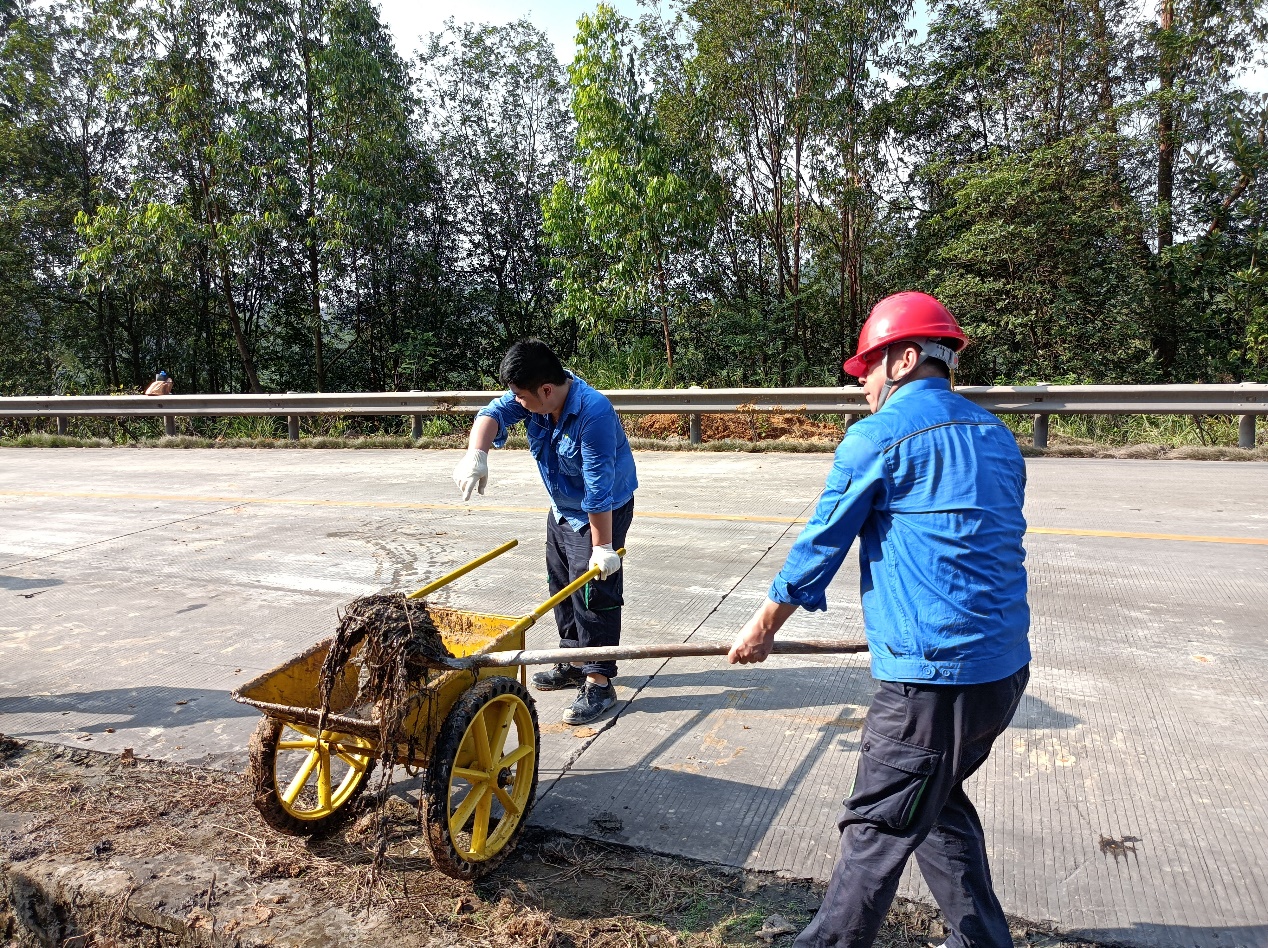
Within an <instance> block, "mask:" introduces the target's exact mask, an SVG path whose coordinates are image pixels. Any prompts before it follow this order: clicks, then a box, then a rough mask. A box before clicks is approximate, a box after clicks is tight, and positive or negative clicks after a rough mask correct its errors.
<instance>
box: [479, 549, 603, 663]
mask: <svg viewBox="0 0 1268 948" xmlns="http://www.w3.org/2000/svg"><path fill="white" fill-rule="evenodd" d="M616 555H617V556H620V557H624V556H625V547H621V548H620V549H619V550H617V551H616ZM599 573H600V570H599V567H597V566H596V567H595V568H594V569H591V570H587V571H586V572H584V573H582V574H581V575H580V576H578V577H577V578H576V579H574V580H573V581H572V582H570V583H569V584H568V585H567V586H565V587H564V588H563V589H561V590H559V592H557V593H555V594H554V595H553V596H551V597H550V598H549V599H547V600H546V601H545V602H543V603H542V604H541V605H540V606H538V607H537V608H536V609H534V610H533V611H532V612H530V613H529V614H528V615H526V616H524V617H522V618H520V619H519V620H517V621H516V623H515V624H514V625H513V626H511V627H510V628H509V629H507V630H506V632H504V633H503V635H512V634H514V633H517V632H523V631H524V630H525V629H527V628H530V627H531V626H532V625H533V623H535V622H536V621H537V620H538V619H540V618H541V617H542V616H544V615H545V614H546V613H548V612H550V610H551V609H554V608H555V606H557V605H559V604H560V603H561V602H563V601H564V600H565V599H567V598H568V597H569V596H571V595H572V594H573V593H575V592H576V591H577V590H578V589H580V588H581V587H582V586H584V585H585V584H586V583H588V582H590V580H592V579H598V578H599ZM489 654H502V653H500V652H499V653H492V652H491V653H489ZM457 667H461V668H471V667H473V666H471V665H462V666H457Z"/></svg>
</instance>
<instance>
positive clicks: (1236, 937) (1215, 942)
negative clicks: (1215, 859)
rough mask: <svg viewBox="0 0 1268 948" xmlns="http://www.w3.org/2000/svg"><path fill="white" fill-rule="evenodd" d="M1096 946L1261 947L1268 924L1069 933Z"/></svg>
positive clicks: (1140, 926)
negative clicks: (1094, 943)
mask: <svg viewBox="0 0 1268 948" xmlns="http://www.w3.org/2000/svg"><path fill="white" fill-rule="evenodd" d="M1071 934H1073V935H1076V936H1077V937H1079V938H1086V939H1088V940H1089V941H1093V942H1096V943H1097V944H1107V945H1141V946H1156V948H1174V946H1180V945H1183V946H1185V948H1190V946H1192V948H1263V946H1264V945H1268V923H1265V924H1263V925H1229V926H1227V927H1221V926H1214V925H1210V926H1207V925H1164V924H1158V923H1153V922H1135V923H1133V924H1132V925H1130V926H1127V927H1123V928H1078V929H1075V930H1074V931H1072V932H1071Z"/></svg>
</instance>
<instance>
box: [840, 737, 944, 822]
mask: <svg viewBox="0 0 1268 948" xmlns="http://www.w3.org/2000/svg"><path fill="white" fill-rule="evenodd" d="M941 757H942V754H941V753H940V752H939V751H935V750H929V749H928V748H927V747H919V746H917V745H915V744H907V743H904V742H903V741H897V740H894V739H893V738H892V737H886V736H885V735H883V734H877V733H875V732H872V731H867V730H864V732H863V746H862V753H861V754H860V756H859V769H858V773H857V775H856V776H855V778H854V789H853V790H852V791H851V792H850V796H849V798H848V799H847V800H846V801H845V805H846V807H847V809H849V810H851V811H853V812H854V813H855V814H857V815H858V816H860V817H862V818H863V819H865V820H868V821H870V822H873V823H879V824H881V825H882V826H887V827H889V828H890V829H892V830H898V831H900V832H901V831H902V830H905V829H907V827H909V826H911V824H912V822H913V821H914V820H915V817H916V814H917V813H918V812H919V810H920V802H921V800H922V799H923V798H924V794H925V790H926V789H927V788H928V786H929V782H930V781H931V780H932V779H933V774H934V771H936V770H937V768H938V761H939V760H940V759H941Z"/></svg>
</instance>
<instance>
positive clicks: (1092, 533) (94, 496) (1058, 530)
mask: <svg viewBox="0 0 1268 948" xmlns="http://www.w3.org/2000/svg"><path fill="white" fill-rule="evenodd" d="M0 497H52V498H63V499H87V500H158V501H166V502H183V503H200V504H233V505H242V504H265V505H271V506H293V507H364V508H376V509H386V510H454V511H458V510H469V511H478V510H480V511H492V512H494V513H524V514H544V513H545V512H546V510H547V508H546V507H509V506H499V505H495V504H478V505H475V506H468V505H465V504H428V503H416V502H409V501H396V500H325V499H321V498H304V497H226V496H220V495H213V494H127V493H112V492H107V491H52V490H0ZM638 517H639V519H644V518H651V519H654V520H706V521H723V522H730V523H775V524H798V523H806V518H805V517H760V516H748V515H745V514H718V513H702V512H690V511H679V510H640V511H638ZM1026 532H1027V533H1033V534H1038V535H1044V536H1063V537H1108V538H1112V539H1124V540H1174V541H1178V542H1183V543H1233V544H1241V545H1246V546H1268V537H1212V536H1196V535H1194V534H1187V533H1137V532H1133V531H1128V530H1088V529H1083V528H1065V527H1030V528H1029V529H1028V530H1027V531H1026Z"/></svg>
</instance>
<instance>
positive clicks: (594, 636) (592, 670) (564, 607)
mask: <svg viewBox="0 0 1268 948" xmlns="http://www.w3.org/2000/svg"><path fill="white" fill-rule="evenodd" d="M633 519H634V499H633V498H630V502H629V503H627V504H626V505H625V506H624V507H618V508H617V509H616V510H614V511H612V549H614V550H619V549H620V548H621V547H623V546H625V535H626V534H627V533H628V532H629V529H630V521H632V520H633ZM589 568H590V525H589V524H586V525H585V526H584V527H582V529H581V531H580V532H578V531H576V530H573V529H572V527H570V526H568V523H567V521H565V522H564V523H559V522H557V521H556V519H555V514H554V512H553V511H552V512H550V513H548V514H546V576H547V578H548V579H549V581H550V593H551V595H552V596H553V595H554V594H555V593H557V592H559V590H561V589H563V588H564V587H565V586H567V585H568V584H569V583H570V582H572V581H573V580H574V579H576V578H577V577H578V576H580V575H581V574H582V573H584V572H585V571H586V570H587V569H589ZM624 589H625V567H624V566H622V567H621V569H619V570H617V571H616V572H615V573H613V574H612V575H611V576H609V577H608V578H607V579H603V580H598V579H595V580H591V581H590V582H588V583H586V584H585V585H584V586H582V587H581V588H580V589H579V590H577V591H576V592H575V593H573V594H572V595H571V596H569V597H568V598H567V599H565V600H564V601H563V602H561V603H560V604H559V605H557V606H555V625H556V626H558V628H559V647H560V648H593V647H595V646H600V645H620V644H621V606H623V605H624V604H625V600H624V599H622V598H621V593H622V591H623V590H624ZM582 671H584V672H585V673H586V674H587V675H606V676H607V677H608V678H614V677H615V676H616V662H588V663H587V664H585V665H583V666H582Z"/></svg>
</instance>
